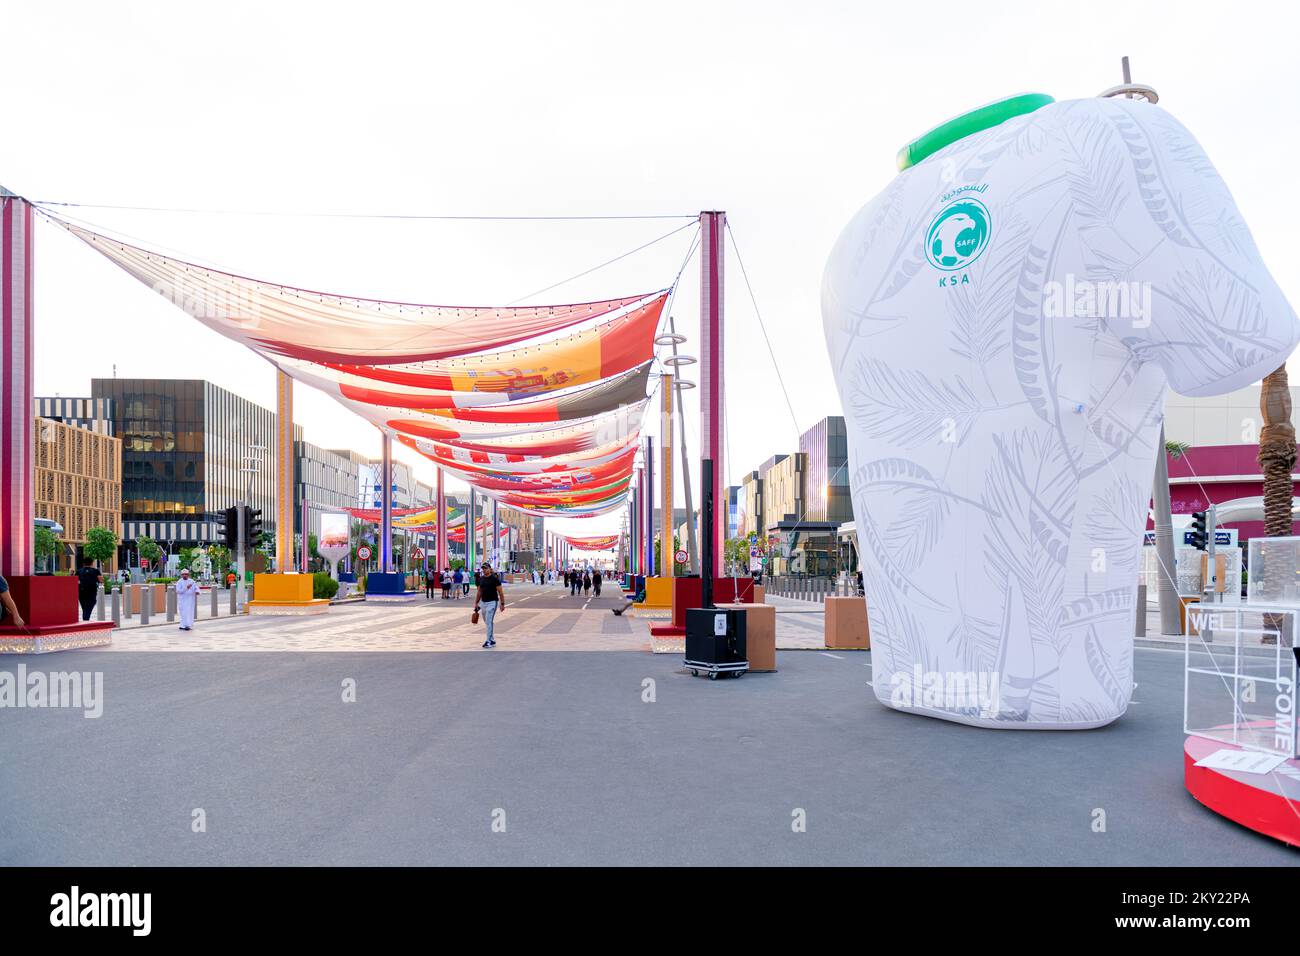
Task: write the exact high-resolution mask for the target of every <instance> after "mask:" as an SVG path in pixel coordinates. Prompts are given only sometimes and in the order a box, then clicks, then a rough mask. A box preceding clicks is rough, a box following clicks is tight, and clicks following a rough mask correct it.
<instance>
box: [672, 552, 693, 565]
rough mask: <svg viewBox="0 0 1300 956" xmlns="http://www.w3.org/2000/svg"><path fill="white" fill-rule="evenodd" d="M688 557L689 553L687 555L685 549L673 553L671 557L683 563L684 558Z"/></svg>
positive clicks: (684, 561)
mask: <svg viewBox="0 0 1300 956" xmlns="http://www.w3.org/2000/svg"><path fill="white" fill-rule="evenodd" d="M689 557H690V555H688V554H687V553H686V552H685V551H678V552H677V553H676V554H674V555H673V558H675V559H676V561H677V563H678V564H685V563H686V559H687V558H689Z"/></svg>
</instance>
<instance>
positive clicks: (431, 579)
mask: <svg viewBox="0 0 1300 956" xmlns="http://www.w3.org/2000/svg"><path fill="white" fill-rule="evenodd" d="M437 586H438V569H437V568H425V569H424V599H425V600H426V601H431V600H433V589H434V588H435V587H437ZM446 596H447V594H446V590H445V589H444V591H443V597H446Z"/></svg>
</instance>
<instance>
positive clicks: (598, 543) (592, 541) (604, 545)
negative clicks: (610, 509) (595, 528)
mask: <svg viewBox="0 0 1300 956" xmlns="http://www.w3.org/2000/svg"><path fill="white" fill-rule="evenodd" d="M560 537H561V538H563V539H564V540H565V541H567V542H568V543H569V544H570V545H572V546H573V547H575V548H577V549H578V550H580V551H608V550H610V549H611V548H615V547H617V546H618V539H619V537H620V536H619V535H616V534H606V535H601V536H600V537H598V538H570V537H569V536H568V535H561V536H560Z"/></svg>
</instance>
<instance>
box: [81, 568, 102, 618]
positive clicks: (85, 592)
mask: <svg viewBox="0 0 1300 956" xmlns="http://www.w3.org/2000/svg"><path fill="white" fill-rule="evenodd" d="M103 583H104V576H103V575H102V574H100V573H99V569H98V568H97V567H95V562H94V561H92V560H90V558H83V559H82V561H81V570H79V571H78V572H77V601H78V602H79V603H80V604H81V619H82V620H83V621H89V620H90V612H91V611H93V610H94V609H95V602H96V601H97V600H98V599H99V586H100V585H101V584H103Z"/></svg>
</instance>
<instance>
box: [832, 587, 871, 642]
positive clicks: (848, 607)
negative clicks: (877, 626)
mask: <svg viewBox="0 0 1300 956" xmlns="http://www.w3.org/2000/svg"><path fill="white" fill-rule="evenodd" d="M825 620H826V642H825V643H826V646H827V647H828V648H841V649H844V650H870V649H871V626H870V625H869V624H868V623H867V600H866V598H860V597H828V598H826V618H825Z"/></svg>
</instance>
